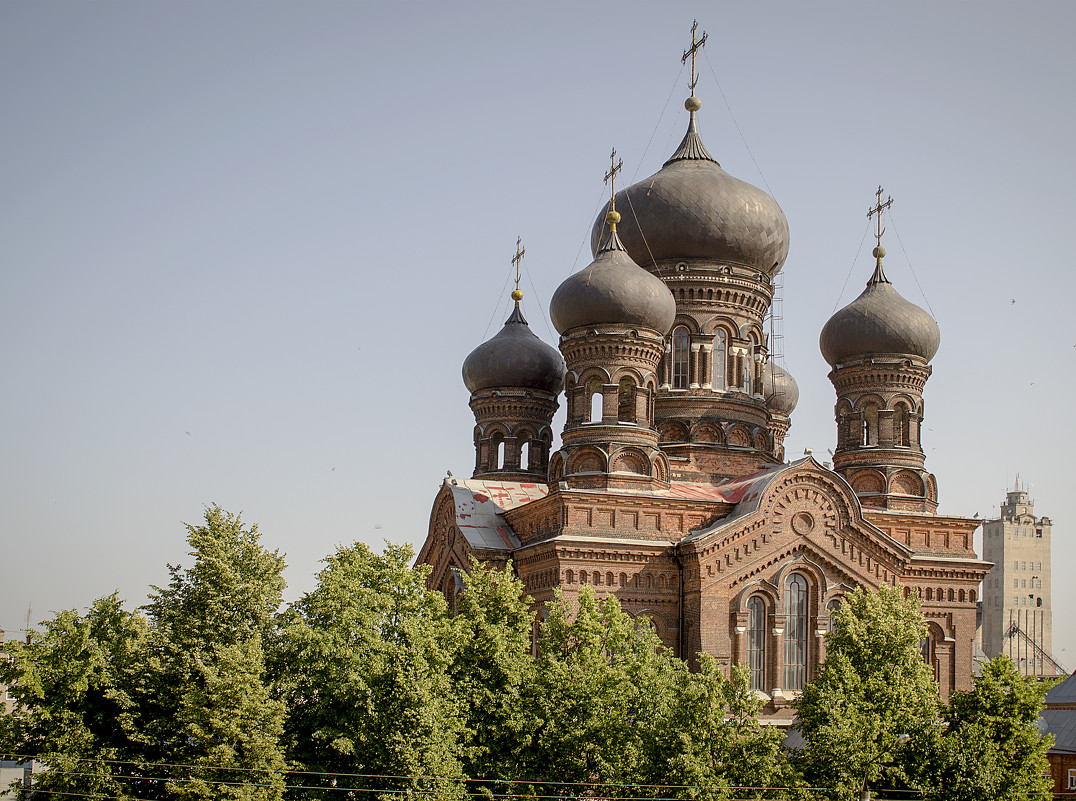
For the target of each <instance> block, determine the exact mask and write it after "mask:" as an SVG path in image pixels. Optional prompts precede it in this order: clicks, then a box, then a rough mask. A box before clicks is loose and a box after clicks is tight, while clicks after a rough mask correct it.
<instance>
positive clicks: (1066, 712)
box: [1039, 709, 1076, 754]
mask: <svg viewBox="0 0 1076 801" xmlns="http://www.w3.org/2000/svg"><path fill="white" fill-rule="evenodd" d="M1039 719H1040V720H1041V721H1043V722H1044V723H1045V724H1046V731H1047V732H1048V733H1049V734H1052V735H1053V736H1054V744H1053V747H1051V748H1050V753H1051V754H1076V709H1044V710H1042V711H1041V712H1040V713H1039Z"/></svg>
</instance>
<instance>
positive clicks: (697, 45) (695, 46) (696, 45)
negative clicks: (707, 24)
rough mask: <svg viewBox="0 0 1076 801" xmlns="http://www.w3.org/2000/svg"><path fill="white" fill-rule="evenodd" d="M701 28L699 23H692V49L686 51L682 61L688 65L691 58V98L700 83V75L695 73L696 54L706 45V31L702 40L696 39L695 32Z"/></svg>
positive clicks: (694, 21) (696, 21) (695, 21)
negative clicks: (688, 59) (688, 58)
mask: <svg viewBox="0 0 1076 801" xmlns="http://www.w3.org/2000/svg"><path fill="white" fill-rule="evenodd" d="M698 27H699V21H698V20H693V21H692V23H691V47H690V48H689V49H687V50H685V51H684V55H683V57H682V58H681V59H680V63H681V64H685V63H687V57H688V56H691V96H692V97H694V96H695V84H697V83H698V82H699V77H698V73H696V72H695V54H696V53H698V52H699V50H701V49H702V47H703V45H705V44H706V31H703V32H702V38H701V39H699V40H697V41H696V39H695V31H696V30H697V29H698Z"/></svg>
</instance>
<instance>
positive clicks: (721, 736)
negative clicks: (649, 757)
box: [651, 654, 793, 799]
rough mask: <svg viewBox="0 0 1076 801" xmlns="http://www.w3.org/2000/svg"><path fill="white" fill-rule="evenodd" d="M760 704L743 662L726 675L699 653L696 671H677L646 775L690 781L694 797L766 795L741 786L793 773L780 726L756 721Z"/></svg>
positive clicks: (774, 781)
mask: <svg viewBox="0 0 1076 801" xmlns="http://www.w3.org/2000/svg"><path fill="white" fill-rule="evenodd" d="M761 707H762V700H761V699H760V698H758V697H757V696H756V695H755V693H754V692H752V690H751V689H750V674H749V672H748V669H747V667H746V665H742V664H741V665H737V666H736V667H735V668H733V671H732V676H731V677H726V676H725V674H724V673H723V672H722V670H721V669H720V667H719V666H718V664H717V661H716V660H715V659H714V658H713V657H712V656H710V655H709V654H700V655H699V668H698V670H697V671H695V672H686V671H685V672H680V673H678V675H677V688H676V693H675V696H674V701H673V704H672V716H671V718H670V720H669V721H668V722H667V723H666V724H665V725H663V726H662V727H661V730H660V731H659V737H660V738H661V740H662V746H661V749H660V750H659V752H658V754H657V755H656V756H657V758H656V759H655V760H653V762H652V766H651V767H652V769H653V770H654V774H653V776H652V781H653V782H654V783H668V784H676V785H684V786H686V787H690V788H692V790H691V791H689V792H688V793H687V795H688V796H689V797H692V798H699V799H720V798H728V797H730V795H734V796H735V797H737V798H748V797H755V798H762V797H770V796H769V794H768V793H767V792H766V791H765V790H763V789H756V790H746V789H744V788H770V787H782V786H788V785H789V784H790V783H791V782H792V779H793V777H792V770H791V766H790V764H789V760H788V755H787V753H786V752H785V749H784V748H783V747H782V745H781V742H782V740H783V739H784V734H785V732H784V730H782V729H780V728H777V727H775V726H764V725H762V724H761V723H760V722H759V720H758V718H757V717H755V715H756V714H757V713H758V711H759V709H760V708H761ZM730 788H739V789H736V790H735V791H732V790H730Z"/></svg>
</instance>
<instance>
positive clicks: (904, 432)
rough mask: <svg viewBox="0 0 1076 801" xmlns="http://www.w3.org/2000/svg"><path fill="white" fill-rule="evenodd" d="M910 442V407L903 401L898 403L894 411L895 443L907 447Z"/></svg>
mask: <svg viewBox="0 0 1076 801" xmlns="http://www.w3.org/2000/svg"><path fill="white" fill-rule="evenodd" d="M909 442H910V436H909V432H908V407H907V406H905V405H904V404H903V403H898V404H897V408H896V409H895V410H894V411H893V444H894V445H900V446H903V447H905V448H907V447H908V444H909Z"/></svg>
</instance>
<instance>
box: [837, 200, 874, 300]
mask: <svg viewBox="0 0 1076 801" xmlns="http://www.w3.org/2000/svg"><path fill="white" fill-rule="evenodd" d="M870 229H871V223H870V220H869V219H868V220H867V226H866V227H865V228H864V229H863V238H862V239H860V240H859V247H857V248H856V255H855V256H853V257H852V263H851V264H850V265H848V275H846V276H845V277H844V283H843V284H841V291H840V293H839V294H838V295H837V302H836V303H834V304H833V311H834V312H835V311H837V307H838V306H839V305H840V304H841V298H843V297H844V290H845V289H846V288H847V287H848V281H849V280H850V279H851V278H852V271H853V270H854V269H855V268H856V262H857V261H859V254H860V253H861V252H862V251H863V243H864V242H866V241H867V233H868V232H869V231H870ZM831 314H832V312H831Z"/></svg>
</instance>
